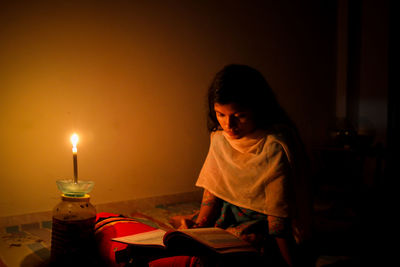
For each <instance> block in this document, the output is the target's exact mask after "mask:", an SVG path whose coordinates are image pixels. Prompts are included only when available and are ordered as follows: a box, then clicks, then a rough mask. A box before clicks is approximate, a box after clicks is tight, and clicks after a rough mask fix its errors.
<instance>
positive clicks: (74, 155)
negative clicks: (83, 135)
mask: <svg viewBox="0 0 400 267" xmlns="http://www.w3.org/2000/svg"><path fill="white" fill-rule="evenodd" d="M78 141H79V137H78V135H77V134H76V133H74V134H73V135H72V136H71V143H72V160H73V162H74V183H75V184H76V183H78V149H77V148H76V145H77V144H78Z"/></svg>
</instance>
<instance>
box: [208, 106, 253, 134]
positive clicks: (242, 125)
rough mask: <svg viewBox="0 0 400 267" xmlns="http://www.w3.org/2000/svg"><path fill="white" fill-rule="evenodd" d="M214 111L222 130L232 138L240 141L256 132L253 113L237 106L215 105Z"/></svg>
mask: <svg viewBox="0 0 400 267" xmlns="http://www.w3.org/2000/svg"><path fill="white" fill-rule="evenodd" d="M214 110H215V114H216V117H217V120H218V122H219V125H220V126H221V128H222V130H224V132H226V133H227V134H228V135H229V136H230V137H231V138H234V139H240V138H242V137H244V136H246V135H248V134H250V133H252V132H253V131H254V130H255V128H256V127H255V123H254V119H253V114H252V112H251V111H249V110H246V109H242V108H240V107H239V106H238V105H236V104H225V105H223V104H218V103H215V104H214Z"/></svg>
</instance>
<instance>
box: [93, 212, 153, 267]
mask: <svg viewBox="0 0 400 267" xmlns="http://www.w3.org/2000/svg"><path fill="white" fill-rule="evenodd" d="M154 229H155V228H154V227H151V226H148V225H146V224H143V223H140V222H138V221H136V220H134V219H132V218H127V217H124V216H121V215H118V214H113V213H106V212H101V213H98V214H97V217H96V225H95V235H96V240H97V244H98V246H99V251H100V254H101V257H102V259H103V261H105V263H107V265H108V266H113V267H119V266H124V265H125V264H126V263H120V264H118V263H116V261H115V252H116V251H119V250H123V249H125V248H126V247H127V245H126V244H123V243H119V242H114V241H111V238H115V237H121V236H126V235H132V234H137V233H142V232H147V231H150V230H154Z"/></svg>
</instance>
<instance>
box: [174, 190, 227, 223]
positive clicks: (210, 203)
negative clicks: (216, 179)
mask: <svg viewBox="0 0 400 267" xmlns="http://www.w3.org/2000/svg"><path fill="white" fill-rule="evenodd" d="M220 202H221V201H220V199H219V198H217V197H216V196H214V195H213V194H212V193H210V192H209V191H208V190H207V189H204V193H203V200H202V201H201V206H200V211H199V214H198V216H197V219H196V220H195V221H191V220H188V219H184V220H182V222H181V227H180V228H183V229H184V228H198V227H211V226H213V225H214V223H215V221H216V219H217V217H218V215H219V213H220V208H221V205H220Z"/></svg>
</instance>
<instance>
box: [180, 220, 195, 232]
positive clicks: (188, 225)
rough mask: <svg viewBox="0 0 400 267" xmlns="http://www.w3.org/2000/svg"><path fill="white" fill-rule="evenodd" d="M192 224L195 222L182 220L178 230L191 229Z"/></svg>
mask: <svg viewBox="0 0 400 267" xmlns="http://www.w3.org/2000/svg"><path fill="white" fill-rule="evenodd" d="M194 224H195V222H194V221H192V220H190V219H182V220H181V225H180V226H179V228H178V230H181V229H189V228H192V227H193V225H194Z"/></svg>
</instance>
